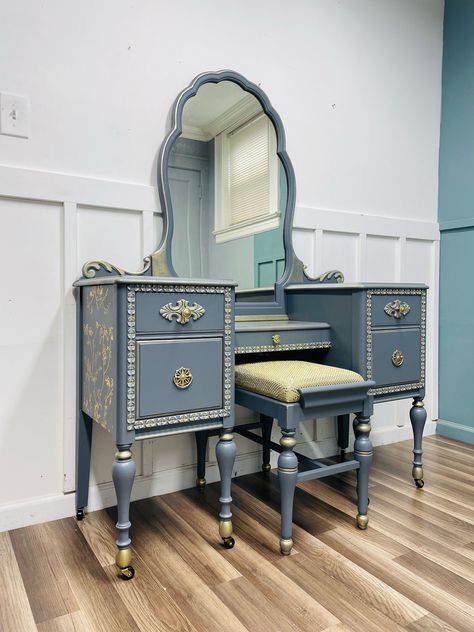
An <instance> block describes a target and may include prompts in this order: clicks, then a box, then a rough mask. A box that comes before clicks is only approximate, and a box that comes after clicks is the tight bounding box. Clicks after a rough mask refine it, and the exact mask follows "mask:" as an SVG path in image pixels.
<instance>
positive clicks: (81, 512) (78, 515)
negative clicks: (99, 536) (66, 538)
mask: <svg viewBox="0 0 474 632" xmlns="http://www.w3.org/2000/svg"><path fill="white" fill-rule="evenodd" d="M76 520H84V509H78V510H77V513H76Z"/></svg>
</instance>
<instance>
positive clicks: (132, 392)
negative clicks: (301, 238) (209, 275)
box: [127, 283, 232, 430]
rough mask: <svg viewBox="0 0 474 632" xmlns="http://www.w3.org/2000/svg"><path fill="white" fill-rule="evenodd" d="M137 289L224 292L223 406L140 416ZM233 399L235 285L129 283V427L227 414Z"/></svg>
mask: <svg viewBox="0 0 474 632" xmlns="http://www.w3.org/2000/svg"><path fill="white" fill-rule="evenodd" d="M138 292H161V293H165V292H186V293H187V294H190V293H195V294H223V295H224V357H223V364H224V407H223V408H217V409H215V408H213V409H211V410H199V411H196V412H190V413H183V414H179V415H163V416H159V417H150V418H146V419H137V417H136V413H137V402H136V398H137V391H136V355H137V350H136V321H135V313H136V295H137V293H138ZM231 401H232V288H231V287H227V286H208V285H155V284H141V283H140V284H137V285H127V430H139V429H142V428H156V427H158V426H168V425H171V424H183V423H188V422H192V421H207V420H209V419H219V418H223V417H228V416H229V415H230V413H231Z"/></svg>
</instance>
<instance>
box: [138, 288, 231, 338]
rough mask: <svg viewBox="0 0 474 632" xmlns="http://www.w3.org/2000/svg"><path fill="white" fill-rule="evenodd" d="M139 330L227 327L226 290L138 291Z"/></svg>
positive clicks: (173, 331)
mask: <svg viewBox="0 0 474 632" xmlns="http://www.w3.org/2000/svg"><path fill="white" fill-rule="evenodd" d="M135 318H136V331H137V333H165V334H168V333H169V334H189V333H193V332H200V331H217V330H222V329H224V294H223V293H219V292H217V291H216V292H215V293H209V294H208V293H203V292H202V293H201V292H153V291H151V292H139V293H137V295H136V314H135Z"/></svg>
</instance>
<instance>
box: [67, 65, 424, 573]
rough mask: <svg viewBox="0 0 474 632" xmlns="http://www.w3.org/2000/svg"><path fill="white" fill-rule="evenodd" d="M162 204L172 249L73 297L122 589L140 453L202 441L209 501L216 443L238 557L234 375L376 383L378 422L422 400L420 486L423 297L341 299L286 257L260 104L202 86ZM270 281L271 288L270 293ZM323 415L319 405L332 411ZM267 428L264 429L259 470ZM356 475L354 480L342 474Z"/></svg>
mask: <svg viewBox="0 0 474 632" xmlns="http://www.w3.org/2000/svg"><path fill="white" fill-rule="evenodd" d="M183 141H185V142H183ZM178 149H179V152H181V153H179V152H178ZM177 153H178V154H179V155H177ZM259 161H260V162H259ZM257 163H258V164H257ZM262 165H263V171H262ZM249 174H250V176H249ZM255 174H260V175H259V176H258V177H259V178H260V180H259V181H258V182H256V180H255V177H254V176H255ZM262 174H263V175H262ZM245 178H247V180H246V179H245ZM246 182H247V184H245V183H246ZM158 190H159V194H160V201H161V206H162V210H163V235H162V239H161V243H160V244H159V246H158V248H157V250H156V251H155V252H154V253H152V254H151V255H150V256H149V257H147V258H146V259H145V261H144V266H143V269H142V270H140V271H138V272H135V273H133V272H132V273H131V272H127V271H125V270H122V269H121V268H119V267H117V266H116V265H114V264H111V263H108V262H105V261H100V260H97V261H89V262H87V263H85V264H84V267H83V276H82V278H81V279H80V280H78V281H77V282H76V283H75V286H76V288H77V289H76V297H77V305H78V400H77V401H78V406H77V408H78V414H77V492H76V507H77V518H78V519H82V518H84V509H85V507H86V506H87V500H88V485H89V470H90V455H91V440H92V422H93V421H96V422H97V423H99V424H100V425H101V426H103V427H104V428H106V429H107V430H108V431H109V432H111V433H112V434H113V436H114V439H115V443H116V445H117V453H116V458H115V461H114V463H113V466H112V472H113V481H114V484H115V488H116V492H117V503H118V522H117V532H118V537H117V547H118V552H117V559H116V561H117V566H118V567H119V569H120V572H121V573H122V575H123V577H124V578H126V579H129V578H131V577H133V574H134V570H133V567H132V566H131V563H130V562H131V550H130V542H131V540H130V537H129V529H130V526H131V525H130V521H129V503H130V493H131V489H132V485H133V479H134V476H135V465H134V462H133V458H132V450H131V448H132V445H133V443H134V441H136V440H140V439H144V438H152V437H160V436H164V435H169V434H178V433H184V432H194V433H196V440H197V454H198V473H197V480H198V485H200V486H204V485H205V480H204V470H203V468H204V459H205V450H206V443H207V438H208V436H209V435H210V434H217V433H218V434H219V435H220V439H219V442H218V444H217V450H216V452H217V461H218V465H219V470H220V474H221V497H220V503H221V510H220V513H219V519H220V523H219V532H220V535H221V537H222V539H223V541H224V544H225V546H226V547H228V548H230V547H232V546H233V544H234V540H233V538H232V522H231V516H232V513H231V500H232V498H231V493H230V487H231V475H232V467H233V463H234V458H235V451H236V449H235V443H234V440H233V434H232V429H233V427H234V423H235V420H234V362H237V363H240V362H243V361H245V362H249V361H253V360H261V359H262V358H263V359H265V358H267V359H268V358H271V359H276V358H278V359H287V358H295V357H298V358H299V357H301V358H304V359H305V360H310V361H315V362H319V363H322V364H328V365H332V366H334V367H339V368H342V369H351V370H353V371H355V372H357V373H359V374H360V376H362V378H363V379H364V380H365V383H366V384H367V383H368V382H370V381H373V382H374V384H373V386H372V387H371V389H370V391H369V396H370V397H369V402H368V404H367V406H368V409H367V410H369V408H370V407H371V405H372V402H375V403H376V402H378V401H387V400H392V399H400V398H408V397H410V398H413V407H412V409H411V413H410V418H411V422H412V426H413V432H414V461H413V471H412V475H413V478H414V480H415V482H416V484H417V486H418V487H422V486H423V470H422V461H421V457H422V448H421V441H422V434H423V426H424V423H425V419H426V413H425V411H424V408H423V395H424V386H425V383H424V381H425V337H426V336H425V329H426V291H427V288H426V286H423V285H416V284H411V285H406V284H404V285H391V284H386V283H380V284H344V282H343V280H344V277H343V274H342V273H341V272H338V271H331V272H327V273H324V274H321V276H320V277H318V278H315V279H311V278H309V277H308V276H307V274H306V272H305V269H304V266H303V264H302V263H301V262H300V261H299V260H298V259H297V258H296V256H295V254H294V252H293V247H292V242H291V229H292V219H293V214H294V205H295V176H294V172H293V167H292V165H291V162H290V159H289V157H288V155H287V153H286V150H285V134H284V129H283V125H282V122H281V120H280V118H279V116H278V114H277V113H276V111H275V110H274V109H273V107H272V106H271V104H270V102H269V100H268V98H267V96H266V95H265V94H264V92H263V91H262V90H261V89H260V88H259V87H258V86H256V85H254V84H252V83H250V82H249V81H247V80H246V79H245V78H244V77H242V76H241V75H239V74H237V73H235V72H232V71H220V72H215V73H205V74H203V75H199V76H198V77H197V78H196V79H195V80H194V81H193V82H192V83H191V85H190V86H189V87H188V88H187V89H186V90H184V91H183V92H182V93H181V94H180V95H179V96H178V98H177V100H176V103H175V105H174V108H173V112H172V124H171V131H170V133H169V134H168V136H167V137H166V139H165V140H164V143H163V145H162V148H161V152H160V157H159V161H158ZM256 209H259V210H258V212H257V210H256ZM282 253H284V260H283V259H282ZM249 257H251V260H250V261H249ZM225 273H227V274H225ZM221 276H224V277H229V279H230V280H225V278H224V279H223V280H219V279H220V277H221ZM211 278H212V279H218V280H210V279H211ZM268 279H270V281H271V285H270V287H268V286H267V287H260V286H261V285H264V284H265V285H268ZM236 284H239V286H240V287H238V288H237V292H235V285H236ZM242 286H243V287H242ZM352 390H354V389H352ZM310 400H311V398H310V397H309V395H308V400H307V401H310ZM320 403H321V402H320ZM318 405H319V404H318V402H316V401H312V403H311V406H313V407H314V410H315V411H316V410H321V411H323V410H326V409H324V407H322V405H321V406H320V407H319V408H318ZM361 406H362V405H361ZM364 406H366V404H364ZM351 410H352V409H351ZM357 410H359V409H357ZM326 412H327V410H326ZM363 414H366V413H365V412H364V413H363ZM367 415H369V416H370V411H369V412H367ZM363 419H366V421H365V422H363V423H362V422H361V423H360V424H359V426H357V425H356V427H355V428H356V435H357V436H359V435H360V436H359V441H360V442H361V441H362V443H364V442H365V445H366V446H368V447H367V451H366V452H365V454H366V456H367V458H369V459H371V445H370V442H369V440H368V435H369V432H370V423H369V422H368V417H363ZM272 423H273V420H272V419H271V416H270V417H268V416H267V417H266V418H265V416H264V418H263V420H262V424H263V425H262V435H263V452H264V457H263V460H264V470H268V468H269V456H268V455H269V449H270V448H269V445H270V435H269V431H270V432H271V425H272ZM348 423H349V415H348V414H344V415H340V416H339V417H338V435H339V437H338V441H339V445H340V447H341V450H342V451H344V450H345V448H347V446H348V432H349V430H348ZM357 428H359V430H357ZM362 428H363V429H362ZM360 429H362V430H360ZM236 431H238V428H237V429H236ZM244 432H246V430H243V431H242V434H244ZM282 432H283V431H282ZM285 432H286V430H285ZM285 441H286V444H288V445H289V443H290V442H289V438H288V437H286V438H285V437H284V442H283V443H282V445H284V444H285ZM286 444H285V445H286ZM362 454H364V452H362ZM355 465H356V466H357V467H358V464H355ZM341 468H342V469H341ZM345 469H351V468H350V467H348V466H347V465H346V466H344V464H342V465H341V467H339V471H344V470H345ZM359 526H360V525H359ZM157 537H159V534H157Z"/></svg>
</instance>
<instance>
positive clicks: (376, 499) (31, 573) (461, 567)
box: [0, 437, 474, 632]
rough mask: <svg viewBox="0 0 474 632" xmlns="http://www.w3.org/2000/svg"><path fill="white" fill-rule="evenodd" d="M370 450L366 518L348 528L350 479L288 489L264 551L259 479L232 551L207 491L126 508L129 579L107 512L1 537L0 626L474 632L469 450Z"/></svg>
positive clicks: (272, 488)
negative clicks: (288, 521) (420, 484)
mask: <svg viewBox="0 0 474 632" xmlns="http://www.w3.org/2000/svg"><path fill="white" fill-rule="evenodd" d="M424 448H425V455H424V462H425V482H426V485H425V488H424V489H423V490H417V489H416V488H415V487H414V485H413V483H412V481H411V479H410V472H411V464H410V460H411V459H410V457H411V454H410V450H411V443H410V442H403V443H398V444H394V445H391V446H383V447H379V448H377V449H376V451H375V461H374V466H373V470H372V475H371V490H370V499H371V503H370V511H369V514H370V523H369V528H368V529H367V531H359V530H358V529H357V528H356V527H355V526H354V516H355V513H356V510H355V506H354V500H355V493H354V473H353V472H349V473H347V474H345V475H340V476H337V477H332V478H329V479H324V481H311V482H307V483H303V484H301V485H299V486H298V489H297V493H296V498H295V515H294V522H295V527H294V541H295V547H294V550H293V553H292V554H291V555H290V556H289V557H282V556H281V555H280V554H279V553H278V527H279V515H278V511H277V508H278V488H277V479H276V476H275V475H274V474H273V473H272V474H271V475H270V476H269V477H267V478H265V477H264V475H250V476H245V477H242V478H239V479H236V480H235V483H234V485H233V496H234V528H235V537H236V546H235V548H234V549H232V550H229V551H228V550H225V549H224V548H222V546H221V545H220V543H219V538H218V536H217V520H216V511H217V499H218V490H217V487H216V485H210V486H208V488H207V489H206V490H205V492H199V491H197V490H194V489H192V490H188V491H184V492H179V493H174V494H168V495H166V496H162V497H157V498H152V499H148V500H144V501H138V502H136V503H133V505H132V517H131V519H132V525H133V528H132V538H133V547H134V562H133V563H134V566H135V569H136V576H135V578H134V579H133V580H132V581H129V582H125V581H123V580H122V579H119V578H118V577H117V573H116V569H115V566H114V555H115V545H114V539H115V533H114V511H113V510H110V511H98V512H95V513H91V514H89V515H88V516H87V517H86V519H85V520H84V522H82V523H76V521H75V519H73V518H68V519H65V520H58V521H56V522H50V523H47V524H42V525H38V526H33V527H27V528H24V529H17V530H15V531H11V532H9V533H0V564H1V567H0V568H1V574H0V630H1V631H2V632H23V631H26V630H28V631H30V630H38V631H39V632H56V631H57V632H62V631H68V632H69V631H74V630H75V631H76V632H93V631H96V630H97V631H98V630H101V631H102V630H103V631H104V632H114V631H119V630H120V631H121V632H123V631H126V632H128V631H132V630H133V631H135V630H140V631H142V632H145V631H146V632H148V631H149V632H151V631H153V632H156V631H163V632H165V631H166V632H171V631H173V632H175V631H178V630H186V631H187V632H234V631H239V632H245V631H248V632H260V631H264V632H284V631H285V632H286V631H291V632H299V631H307V632H318V631H326V632H347V631H349V630H357V631H359V630H360V631H361V632H362V631H363V632H371V631H374V632H391V631H396V630H399V631H400V630H408V631H410V632H437V631H440V630H462V631H466V632H468V631H469V632H472V631H473V630H474V491H473V489H474V487H473V483H474V446H468V445H466V444H461V443H457V442H455V441H451V440H449V439H445V438H442V437H431V438H428V439H425V442H424Z"/></svg>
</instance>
